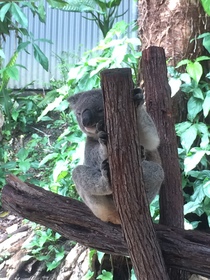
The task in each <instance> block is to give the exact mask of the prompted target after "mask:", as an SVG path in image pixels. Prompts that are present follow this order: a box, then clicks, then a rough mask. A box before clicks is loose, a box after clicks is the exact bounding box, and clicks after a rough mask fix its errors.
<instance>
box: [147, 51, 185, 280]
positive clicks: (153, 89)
mask: <svg viewBox="0 0 210 280" xmlns="http://www.w3.org/2000/svg"><path fill="white" fill-rule="evenodd" d="M142 72H143V77H144V80H145V99H146V106H147V111H148V112H149V114H150V115H151V117H152V118H153V120H154V122H155V124H156V126H157V129H158V132H159V136H160V147H159V151H160V156H161V160H162V166H163V169H164V171H165V180H164V182H163V185H162V187H161V191H160V223H161V224H163V225H167V226H170V227H179V228H183V227H184V214H183V194H182V183H181V173H180V167H179V161H178V153H177V142H176V133H175V129H174V121H173V113H172V106H171V95H170V87H169V85H168V78H167V68H166V59H165V53H164V50H163V48H160V47H149V48H148V49H145V50H144V51H143V53H142ZM160 73H161V74H160ZM169 275H170V278H171V279H173V280H176V279H179V280H180V279H188V275H186V274H185V273H183V272H182V271H178V270H170V271H169Z"/></svg>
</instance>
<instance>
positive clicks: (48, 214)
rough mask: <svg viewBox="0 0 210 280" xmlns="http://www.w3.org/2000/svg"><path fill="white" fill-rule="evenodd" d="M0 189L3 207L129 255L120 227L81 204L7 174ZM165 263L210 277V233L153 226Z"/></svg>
mask: <svg viewBox="0 0 210 280" xmlns="http://www.w3.org/2000/svg"><path fill="white" fill-rule="evenodd" d="M7 181H8V184H7V185H6V186H5V187H4V188H3V192H2V202H3V207H4V208H5V209H8V210H11V211H13V212H16V213H18V214H19V215H21V216H23V217H24V218H27V219H29V220H31V221H34V222H37V223H40V224H42V225H45V226H47V227H49V228H51V229H53V230H54V231H57V232H59V233H60V234H62V235H63V236H64V237H66V238H68V239H69V240H74V241H77V242H79V243H81V244H83V245H85V246H88V247H92V248H96V249H98V250H100V251H103V252H106V253H110V254H117V255H124V256H127V255H128V250H127V245H126V243H125V240H124V238H123V236H122V230H121V227H120V226H116V225H112V224H108V223H104V222H102V221H100V220H99V219H97V218H96V217H95V216H93V214H92V213H91V212H90V210H89V209H88V208H87V207H86V206H85V204H84V203H81V202H79V201H76V200H73V199H71V198H67V197H63V196H60V195H57V194H54V193H52V192H49V191H46V190H44V189H41V188H39V187H36V186H31V185H30V186H29V185H27V184H25V183H23V182H21V181H20V180H19V179H18V178H16V177H15V176H12V175H10V176H9V177H8V179H7ZM154 227H155V230H156V234H157V238H158V241H159V244H160V246H161V249H162V252H163V256H164V259H165V263H166V264H167V265H168V266H170V267H176V268H180V269H183V270H186V271H190V272H194V273H196V274H200V275H203V276H207V277H210V264H209V259H210V245H209V244H210V234H207V233H202V232H199V231H191V230H189V231H186V230H183V229H175V228H168V227H166V226H162V225H154Z"/></svg>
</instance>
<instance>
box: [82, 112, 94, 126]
mask: <svg viewBox="0 0 210 280" xmlns="http://www.w3.org/2000/svg"><path fill="white" fill-rule="evenodd" d="M82 124H83V125H84V126H92V125H93V124H94V123H93V116H92V112H91V111H90V110H88V109H86V110H85V111H83V112H82Z"/></svg>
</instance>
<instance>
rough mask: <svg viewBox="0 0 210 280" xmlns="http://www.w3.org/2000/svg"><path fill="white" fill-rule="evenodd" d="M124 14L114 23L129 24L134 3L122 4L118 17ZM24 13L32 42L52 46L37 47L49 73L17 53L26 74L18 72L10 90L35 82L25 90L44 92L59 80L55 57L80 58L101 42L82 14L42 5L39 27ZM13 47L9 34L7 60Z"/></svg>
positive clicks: (37, 21) (22, 54) (31, 59)
mask: <svg viewBox="0 0 210 280" xmlns="http://www.w3.org/2000/svg"><path fill="white" fill-rule="evenodd" d="M125 11H127V13H126V14H125V15H123V16H122V17H120V18H118V19H117V21H120V20H125V21H126V22H128V23H130V22H132V21H133V20H134V19H136V11H137V9H136V2H135V1H133V0H130V1H129V0H122V3H121V5H120V7H119V12H118V14H122V13H124V12H125ZM25 12H26V15H27V17H28V21H29V30H30V31H31V32H32V33H33V34H34V39H38V38H46V39H49V40H51V41H52V42H53V44H49V43H43V42H42V43H39V46H40V47H41V49H42V51H43V52H44V53H45V54H46V55H47V57H48V59H49V72H46V71H45V70H43V68H42V67H41V66H40V65H39V64H38V63H37V62H36V60H35V59H34V58H33V56H31V55H28V54H27V53H26V52H24V51H23V52H21V53H20V55H19V58H18V61H17V63H19V64H22V65H24V66H25V67H26V68H27V70H25V69H23V68H21V69H20V79H19V81H11V82H10V84H9V86H10V88H14V89H20V88H22V87H24V86H25V85H26V84H29V83H31V82H32V81H35V82H34V84H33V85H31V86H29V88H34V89H41V88H43V87H45V88H48V87H49V81H50V79H51V78H55V79H59V77H60V71H59V69H58V67H57V65H58V60H57V58H56V55H60V54H61V53H62V52H68V53H72V54H76V55H79V56H80V55H81V54H82V53H83V52H84V51H85V50H89V49H91V48H93V47H94V46H95V45H96V44H97V42H98V41H99V40H100V38H102V36H101V34H100V30H99V29H98V27H97V25H96V24H95V23H94V22H93V21H89V20H86V19H84V18H83V17H82V15H83V16H84V14H81V13H72V12H64V11H59V10H55V9H51V8H50V7H49V6H48V5H46V14H47V20H46V24H43V23H40V21H39V20H38V18H37V17H33V15H32V14H31V13H30V11H28V10H25ZM87 16H89V15H87ZM26 40H27V38H26ZM16 46H17V40H16V39H15V34H12V35H11V36H10V38H8V39H7V41H6V44H5V46H4V50H5V53H6V57H7V58H10V57H11V55H12V54H13V52H14V50H15V48H16ZM28 50H29V52H30V53H31V52H32V49H31V48H30V47H29V48H28ZM72 60H73V58H72Z"/></svg>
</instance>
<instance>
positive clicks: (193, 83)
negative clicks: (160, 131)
mask: <svg viewBox="0 0 210 280" xmlns="http://www.w3.org/2000/svg"><path fill="white" fill-rule="evenodd" d="M36 2H37V1H18V2H1V3H0V21H1V24H0V34H1V40H6V37H7V36H9V35H10V31H11V30H15V32H16V36H17V37H18V39H19V45H18V47H17V49H16V50H15V51H14V54H13V56H12V57H11V58H6V57H5V55H4V52H3V48H2V47H1V45H0V65H1V70H0V82H1V83H0V101H1V102H0V127H2V128H1V135H0V137H1V139H0V141H1V146H0V164H1V167H0V188H2V187H3V186H4V184H5V177H6V175H7V174H8V173H13V174H15V175H17V176H19V177H20V178H21V179H22V180H27V181H28V182H30V183H33V184H35V185H38V186H40V187H42V188H45V189H48V190H50V191H53V192H56V193H58V194H61V195H65V196H71V197H73V198H76V199H79V198H78V196H77V193H76V191H75V188H74V184H73V182H72V179H71V173H72V169H73V168H74V166H75V165H76V164H77V163H78V162H79V161H81V160H82V152H81V151H82V147H83V143H84V136H83V135H82V133H81V132H80V131H79V130H78V127H77V124H76V122H75V117H74V115H73V114H72V112H70V111H69V109H68V101H67V98H68V97H69V96H70V95H72V94H74V93H77V92H79V91H84V90H89V89H92V88H98V87H100V76H99V74H100V71H101V70H102V69H105V68H114V67H131V69H132V73H133V80H134V82H135V83H136V82H137V75H138V73H137V72H138V61H139V58H140V57H141V52H139V51H138V49H139V46H140V41H139V40H138V39H137V38H128V36H127V35H126V34H127V29H128V24H127V23H125V22H123V21H121V22H118V23H116V24H115V25H114V20H113V19H114V18H115V15H116V13H117V8H118V6H119V4H120V2H121V1H120V0H118V1H117V0H115V1H114V0H112V1H108V2H107V3H106V4H105V3H104V1H83V5H80V6H78V3H76V2H77V1H72V3H74V2H75V5H73V4H72V5H70V4H69V3H68V1H67V2H66V1H52V0H49V1H48V3H49V4H50V5H51V6H52V7H54V8H61V9H66V10H69V11H80V12H82V11H87V12H88V13H89V14H90V15H91V16H92V19H93V20H95V21H96V24H97V25H98V26H99V28H100V29H101V31H102V34H103V35H104V39H103V40H101V41H100V42H99V43H98V45H97V46H95V48H93V49H92V50H89V51H88V52H86V53H84V54H83V56H82V57H81V58H80V60H79V62H77V63H76V64H74V65H66V64H65V59H64V60H63V59H61V60H60V63H61V65H60V69H61V71H62V75H63V76H64V77H65V79H64V80H65V82H63V81H54V82H53V83H52V85H51V88H52V90H51V91H50V92H48V93H47V94H46V96H45V97H43V96H42V95H41V94H38V93H33V94H31V95H26V94H24V92H25V89H23V90H22V91H19V92H13V91H12V89H9V88H8V81H9V79H19V74H18V73H19V72H18V68H19V67H24V66H23V65H17V64H16V59H17V56H18V54H19V53H20V52H21V51H23V50H26V51H27V46H28V45H29V44H32V46H33V51H34V52H33V55H34V58H35V59H36V60H38V61H39V63H40V64H41V65H42V66H43V68H44V69H46V70H48V59H47V57H46V55H45V54H44V53H43V52H42V50H41V49H40V48H39V46H38V45H37V42H38V41H39V40H42V41H46V42H47V43H51V42H50V41H48V40H46V39H35V38H33V34H31V33H30V34H29V33H28V31H27V27H28V22H27V18H26V16H25V15H24V12H23V7H28V8H29V9H31V11H32V12H33V14H34V15H35V16H38V17H39V19H40V20H41V21H45V17H46V14H45V10H44V6H43V3H42V1H38V5H37V3H36ZM78 2H79V1H78ZM76 4H77V5H76ZM203 4H204V7H205V8H206V12H208V13H209V10H208V7H209V6H208V5H207V6H206V1H203ZM133 28H136V26H135V25H133ZM209 38H210V33H205V34H200V36H199V37H198V38H196V39H198V40H202V42H203V46H204V47H205V49H206V51H207V55H206V56H200V57H197V58H196V59H195V60H193V61H191V60H189V59H185V60H182V61H180V63H179V64H178V65H177V67H176V68H174V67H169V76H170V82H171V83H172V82H173V85H174V86H173V87H174V89H176V91H178V90H179V89H181V91H182V93H181V94H184V95H185V98H186V99H187V112H188V114H187V119H186V121H184V122H182V123H179V124H176V133H177V136H178V138H179V142H180V146H179V150H178V151H179V158H180V167H181V170H182V182H183V194H184V198H185V206H184V213H185V217H186V224H188V226H190V227H192V228H199V227H203V226H207V227H208V226H209V224H210V210H209V209H210V171H209V155H210V144H209V136H210V126H209V111H210V86H209V78H210V73H205V74H204V71H203V66H202V62H203V61H206V60H209V59H210V55H209V53H210V40H209ZM5 60H7V61H9V62H8V63H7V65H5ZM3 65H4V66H3ZM181 66H182V69H183V67H184V68H185V70H186V71H185V73H183V71H182V73H179V69H180V67H181ZM26 88H27V85H26ZM179 94H180V93H179ZM151 213H152V216H153V219H154V221H156V222H157V221H158V215H159V206H158V199H157V198H156V199H155V200H154V202H153V203H152V204H151ZM190 213H193V216H192V215H189V214H190ZM200 217H203V218H202V219H200ZM201 220H205V222H204V223H201ZM31 226H32V227H33V228H34V230H35V231H36V235H35V236H34V239H33V240H32V241H31V243H30V244H28V245H27V250H28V255H27V256H26V259H28V258H31V257H35V258H37V259H38V260H42V261H45V262H46V268H47V270H52V269H54V268H55V267H56V266H58V265H59V264H60V261H61V260H62V258H63V257H64V256H65V250H64V248H63V247H62V242H60V239H61V236H60V235H59V234H58V233H54V232H52V231H51V230H50V229H44V228H43V227H41V228H40V226H39V225H35V224H31ZM94 253H96V252H94ZM98 257H99V259H100V257H101V255H100V254H99V253H98ZM2 259H3V258H2ZM99 276H100V275H99ZM103 277H104V278H103ZM131 277H132V279H135V276H134V275H132V276H131ZM90 278H91V272H90V273H89V274H88V275H87V276H86V278H85V279H90ZM97 279H112V273H111V272H107V271H103V272H102V274H101V276H100V277H99V278H97Z"/></svg>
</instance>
